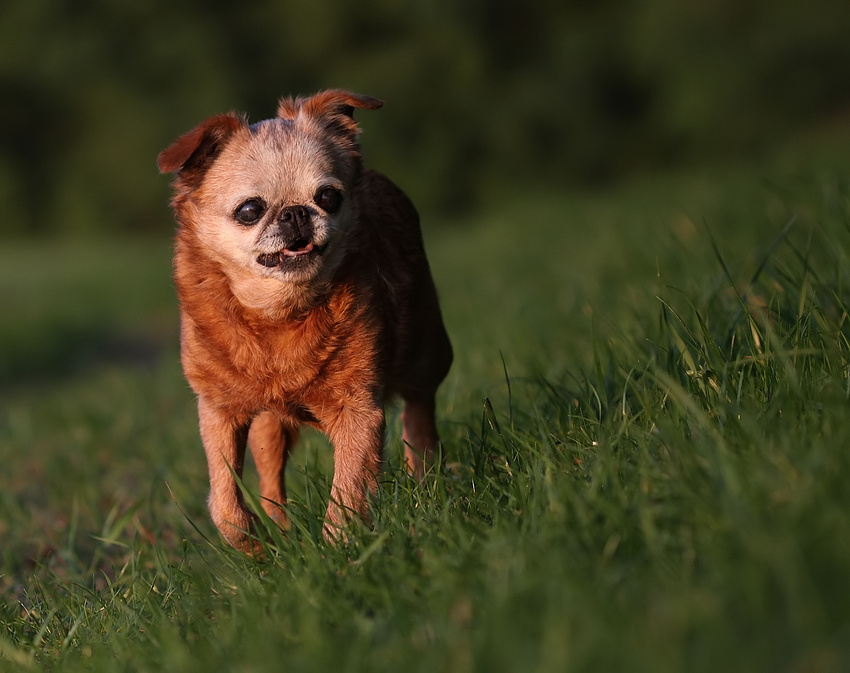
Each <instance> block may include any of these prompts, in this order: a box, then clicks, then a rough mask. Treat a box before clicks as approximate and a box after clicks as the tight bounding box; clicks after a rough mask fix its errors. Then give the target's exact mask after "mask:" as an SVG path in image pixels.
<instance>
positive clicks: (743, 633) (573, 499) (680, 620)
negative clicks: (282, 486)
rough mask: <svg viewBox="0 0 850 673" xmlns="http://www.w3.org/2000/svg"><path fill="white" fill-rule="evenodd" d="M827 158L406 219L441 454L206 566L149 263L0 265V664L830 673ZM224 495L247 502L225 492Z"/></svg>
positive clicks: (833, 614) (835, 399)
mask: <svg viewBox="0 0 850 673" xmlns="http://www.w3.org/2000/svg"><path fill="white" fill-rule="evenodd" d="M848 149H850V142H849V141H848V140H847V137H846V134H841V135H839V136H838V137H836V138H833V137H830V138H828V139H827V140H826V141H824V140H823V139H821V140H813V141H812V142H810V143H798V144H797V145H796V146H794V147H792V148H789V149H787V150H785V151H783V152H781V153H777V154H775V155H772V156H771V157H770V158H769V159H765V160H763V161H761V162H757V163H750V164H747V165H738V166H734V167H729V166H718V167H712V168H706V169H702V170H696V169H694V170H690V171H687V172H685V173H683V174H679V175H663V176H653V177H643V178H640V179H636V180H634V181H631V182H629V183H625V184H621V185H619V186H617V187H612V188H608V189H605V190H601V189H600V190H596V191H593V192H581V193H579V192H572V191H569V190H564V191H559V190H558V189H556V188H555V187H556V186H548V188H547V189H546V190H541V191H540V192H539V193H525V194H516V195H512V196H511V197H510V198H506V197H502V198H500V199H499V200H493V201H491V202H489V204H488V205H487V206H485V207H483V208H482V209H480V210H478V211H476V212H475V213H471V214H468V215H464V216H459V217H458V218H456V219H452V220H444V221H435V220H434V219H430V220H428V221H427V229H426V239H427V245H428V249H429V253H430V257H431V261H432V267H433V269H434V274H435V276H436V278H437V283H438V286H439V288H440V291H441V296H442V300H443V306H444V313H445V317H446V322H447V325H448V327H449V330H450V333H451V335H452V338H453V342H454V345H455V351H456V363H455V365H454V368H453V371H452V373H451V374H450V376H449V378H448V380H447V381H446V382H445V384H444V386H443V388H442V389H441V393H440V399H439V412H440V417H439V423H440V428H441V432H442V436H443V440H444V453H445V465H444V469H443V470H442V471H441V472H440V473H439V474H435V475H432V476H431V478H430V479H429V480H427V482H426V483H424V484H421V485H420V484H416V483H413V482H412V481H411V480H409V479H408V478H407V476H406V475H405V474H403V473H402V471H401V469H400V454H401V445H400V431H399V423H398V409H397V408H392V409H391V410H390V423H389V428H388V433H387V434H388V437H387V450H386V458H387V461H386V462H387V468H386V472H385V476H384V479H383V481H382V484H381V489H380V492H379V494H378V496H377V497H376V498H375V499H374V501H373V503H372V508H373V525H372V526H371V527H368V528H366V527H361V528H357V529H354V530H353V531H352V533H351V539H350V542H349V543H348V544H347V545H345V546H342V547H338V548H335V547H331V546H328V545H327V544H326V543H325V542H324V541H323V539H322V535H321V519H322V516H323V514H324V507H325V501H326V498H327V495H328V491H329V484H330V476H331V475H330V466H331V463H330V453H329V450H328V447H327V444H326V443H325V441H324V440H323V438H322V437H320V436H318V435H316V434H307V435H306V436H305V437H304V438H303V439H302V445H301V446H300V450H299V451H298V452H297V454H296V456H295V460H294V461H293V464H292V465H291V467H290V479H291V481H292V483H293V487H292V502H291V504H290V510H291V517H292V520H293V528H292V530H290V531H289V532H288V533H287V534H286V535H285V536H284V535H282V534H280V533H279V532H278V531H277V530H276V529H274V528H273V527H270V528H269V539H268V541H267V542H266V543H265V544H266V549H267V554H266V558H265V559H264V560H261V561H257V560H252V559H249V558H246V557H243V556H241V555H240V554H238V553H236V552H233V551H232V550H230V549H228V548H225V547H224V546H223V544H222V542H221V541H220V540H219V538H218V537H217V534H216V532H215V529H214V528H213V526H212V525H211V523H210V522H209V520H208V517H207V514H206V508H205V498H206V491H207V484H206V465H205V461H204V457H203V450H202V448H201V445H200V440H199V438H198V433H197V422H196V417H195V409H194V400H193V398H192V394H191V391H190V390H189V389H188V387H187V385H186V383H185V382H184V380H183V379H182V376H181V373H180V369H179V363H178V352H177V310H176V301H175V299H174V297H173V290H172V287H171V282H170V277H169V276H170V242H169V241H167V240H157V239H139V240H131V241H104V240H96V241H86V242H84V241H75V242H62V241H48V242H42V241H38V242H34V241H28V242H20V241H18V242H3V244H2V246H0V296H2V297H3V301H2V305H0V326H2V331H0V400H2V403H0V459H2V461H3V465H4V466H5V469H4V470H3V474H2V477H0V479H2V481H0V484H2V489H0V591H2V593H3V601H2V603H0V626H2V628H1V629H0V670H4V671H6V670H9V671H33V670H45V671H77V670H96V671H156V672H157V673H166V672H170V671H188V670H204V669H207V670H209V669H212V670H221V671H231V670H232V671H281V670H283V671H299V670H305V671H306V670H311V671H316V670H327V671H347V670H366V671H473V670H478V671H541V672H542V671H606V670H616V671H646V672H652V673H658V672H667V671H669V672H671V673H673V672H679V671H685V670H687V671H716V670H722V669H724V668H726V669H729V670H736V671H737V670H740V671H765V672H768V671H769V672H775V671H789V672H792V671H793V672H796V671H817V672H821V671H823V672H831V671H844V670H848V669H850V486H848V482H850V450H848V449H850V414H848V397H850V377H849V376H848V368H849V367H850V341H848V338H850V325H848V305H850V287H848V283H849V282H850V261H848V252H850V170H848V169H850V159H848V158H847V157H850V152H848V151H847V150H848ZM247 472H248V474H246V480H245V489H246V492H247V494H248V497H249V499H250V498H251V497H252V494H253V493H255V490H256V480H255V479H254V477H253V475H252V474H251V473H250V466H249V470H248V471H247Z"/></svg>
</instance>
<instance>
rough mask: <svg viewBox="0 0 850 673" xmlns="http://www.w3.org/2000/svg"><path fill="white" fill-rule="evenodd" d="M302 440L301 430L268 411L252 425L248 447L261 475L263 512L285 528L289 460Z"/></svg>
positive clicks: (255, 419) (257, 417)
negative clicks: (287, 465)
mask: <svg viewBox="0 0 850 673" xmlns="http://www.w3.org/2000/svg"><path fill="white" fill-rule="evenodd" d="M297 439H298V430H297V429H296V428H294V427H292V426H290V425H288V424H286V423H284V422H283V421H282V420H281V419H280V417H279V416H278V415H277V414H275V413H272V412H270V411H264V412H262V413H261V414H259V415H258V416H256V417H255V418H254V420H253V421H252V422H251V429H250V430H249V432H248V445H249V446H250V447H251V455H253V456H254V464H255V465H256V466H257V472H258V473H259V475H260V496H261V497H262V504H263V509H264V510H265V511H266V514H268V515H269V516H270V517H271V518H272V519H274V520H275V521H276V522H277V523H278V525H280V526H281V527H286V513H285V512H284V509H283V508H284V507H285V506H286V485H285V483H284V477H285V472H286V459H287V457H288V456H289V452H290V450H291V449H292V447H293V445H294V444H295V442H296V440H297Z"/></svg>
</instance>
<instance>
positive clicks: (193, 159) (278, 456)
mask: <svg viewBox="0 0 850 673" xmlns="http://www.w3.org/2000/svg"><path fill="white" fill-rule="evenodd" d="M379 106H380V101H377V100H375V99H371V98H367V97H360V96H355V95H353V94H348V93H346V92H340V91H330V92H324V93H322V94H318V95H317V96H314V97H311V98H307V99H297V100H285V101H282V102H281V105H280V108H279V115H280V116H279V119H280V120H285V121H282V122H280V123H282V124H286V125H287V126H286V127H282V128H281V129H280V133H281V134H283V135H282V136H281V137H285V138H289V137H290V136H291V137H292V141H291V142H293V143H297V146H294V147H291V148H290V147H285V148H284V149H285V151H286V152H289V153H290V154H293V155H294V154H295V153H296V150H297V151H301V148H302V145H303V147H304V148H308V149H309V148H311V147H314V146H316V147H319V148H320V152H319V154H320V155H321V156H320V157H319V158H317V161H318V160H319V159H321V160H322V161H325V162H326V163H329V165H332V166H333V174H334V175H335V176H338V177H339V178H340V179H341V182H342V184H343V185H344V193H345V198H346V199H347V200H348V203H347V204H346V207H348V208H350V210H347V211H345V212H344V213H343V215H340V217H338V218H336V219H335V220H334V222H333V224H334V226H335V227H337V228H338V229H344V231H343V232H342V233H341V234H336V235H337V239H336V240H337V241H338V244H337V247H338V248H339V251H338V252H337V251H334V249H333V248H332V247H331V246H333V245H334V243H333V242H332V243H330V244H328V252H326V253H325V257H326V258H327V259H329V260H335V261H333V262H330V261H329V262H328V264H329V265H331V266H329V268H328V269H325V268H324V267H322V268H321V269H319V271H317V272H316V273H315V274H314V277H311V278H310V279H307V280H306V281H304V280H303V279H298V281H297V282H289V281H288V280H287V279H286V278H280V279H277V278H275V277H272V278H267V277H266V276H268V275H269V274H268V273H266V270H264V269H262V268H261V267H259V266H258V268H256V269H253V268H252V267H251V266H250V264H248V263H246V264H245V265H242V264H235V263H233V262H231V261H230V258H229V257H228V251H229V249H230V247H232V246H231V243H230V239H229V238H228V237H229V236H233V237H243V238H244V237H246V236H248V234H247V233H244V232H243V231H242V229H244V227H242V229H239V227H241V225H239V224H237V223H233V225H232V226H234V227H237V229H236V230H234V232H224V233H222V234H221V236H220V238H221V240H219V234H218V233H217V232H218V229H217V228H216V227H217V226H218V225H215V226H213V225H212V224H210V222H211V221H212V220H214V219H215V218H219V219H221V218H222V217H223V216H222V214H221V213H222V212H223V210H222V207H220V206H219V205H217V204H218V203H219V201H220V202H221V203H229V202H227V201H226V200H225V198H224V196H222V194H221V192H222V191H224V192H227V191H228V189H229V188H230V185H229V178H228V173H227V171H222V168H226V167H227V166H226V165H225V166H218V167H216V171H217V173H216V176H215V177H214V178H213V177H210V175H211V169H212V168H213V166H214V165H215V164H216V162H218V161H233V162H234V166H236V165H237V164H236V163H235V162H236V161H237V159H239V153H240V151H241V149H242V146H243V145H244V147H245V150H246V151H248V148H250V150H251V151H253V152H254V153H257V152H261V151H262V152H265V151H266V150H267V149H268V148H266V147H259V148H257V147H255V144H256V143H257V140H256V138H255V136H256V133H254V134H253V135H252V133H250V132H248V129H249V127H248V126H247V122H246V121H245V120H244V119H243V118H241V117H238V116H235V115H222V116H219V117H213V118H211V119H209V120H207V121H205V122H203V123H201V124H200V125H199V126H198V127H197V128H195V129H193V130H192V131H189V132H188V133H187V134H185V135H184V136H182V137H181V138H179V139H178V140H177V141H176V142H175V143H174V144H173V145H172V146H171V147H169V148H168V149H166V150H164V151H163V152H162V154H161V155H160V157H159V166H160V169H161V170H162V171H164V172H165V171H168V172H171V171H176V172H177V177H176V179H175V197H174V199H173V206H174V210H175V215H176V219H177V221H178V223H179V230H178V233H177V244H176V253H175V277H176V282H177V291H178V295H179V298H180V306H181V316H182V323H181V324H182V329H181V345H182V360H183V367H184V371H185V373H186V377H187V379H188V380H189V382H190V384H191V385H192V388H193V389H194V390H195V392H196V393H197V394H198V399H199V416H200V422H201V436H202V439H203V442H204V447H205V450H206V453H207V459H208V462H209V470H210V487H211V491H210V500H209V505H210V511H211V514H212V518H213V520H214V522H215V523H216V525H217V526H218V528H219V530H220V531H221V532H222V534H223V535H224V537H225V538H226V539H227V540H228V541H229V542H230V543H231V544H232V545H234V546H235V547H238V548H241V549H244V550H246V551H251V550H252V549H253V542H252V540H251V537H250V533H251V531H252V527H253V517H252V515H251V514H250V512H249V511H248V510H247V508H246V507H245V504H244V502H243V499H242V495H241V492H240V490H239V488H238V486H237V483H236V481H235V479H234V478H233V473H234V472H235V473H236V474H237V475H238V474H241V470H242V465H243V461H244V452H245V447H246V441H247V443H249V444H250V448H251V451H252V453H253V456H254V460H255V463H256V465H257V468H258V471H259V475H260V490H261V495H262V497H263V506H264V509H265V510H266V512H268V513H269V514H270V515H271V516H272V517H273V518H275V519H277V520H278V521H279V522H280V523H281V525H285V523H286V520H285V515H284V512H283V509H282V506H283V505H284V504H285V502H286V490H285V486H284V469H285V465H286V457H287V455H288V452H289V451H290V449H291V448H292V445H293V444H294V443H295V441H296V439H297V436H298V428H299V427H300V426H301V425H305V424H306V425H311V426H313V427H316V428H318V429H319V430H321V431H322V432H324V433H325V434H327V435H328V437H329V438H330V439H331V441H332V442H333V445H334V478H333V486H332V492H331V503H330V505H329V507H328V512H327V523H326V535H328V536H330V537H332V538H337V537H339V535H340V532H339V530H340V527H341V526H342V525H343V524H344V523H345V521H346V520H347V518H348V516H349V515H350V514H352V513H354V514H357V515H360V516H363V515H365V514H366V495H367V493H368V492H369V491H374V490H375V488H376V483H377V482H376V480H377V476H378V473H379V470H380V464H381V452H382V443H383V434H384V404H385V403H386V401H387V400H388V398H389V397H390V396H391V395H392V394H399V395H400V396H401V397H402V398H403V400H404V410H403V413H402V422H403V431H404V440H405V442H406V443H407V447H406V460H407V464H408V468H409V470H410V471H411V473H413V474H415V475H416V476H417V477H422V475H423V474H424V473H425V471H426V470H427V468H428V466H429V465H430V464H431V463H432V461H433V458H434V452H435V450H436V448H437V443H438V437H437V430H436V426H435V422H434V396H435V392H436V390H437V387H438V385H439V384H440V382H441V381H442V380H443V378H444V377H445V375H446V373H447V372H448V369H449V367H450V365H451V360H452V352H451V346H450V343H449V340H448V337H447V335H446V331H445V328H444V326H443V322H442V318H441V315H440V309H439V305H438V302H437V294H436V291H435V288H434V283H433V281H432V279H431V273H430V270H429V267H428V262H427V260H426V257H425V251H424V247H423V243H422V236H421V233H420V229H419V220H418V216H417V213H416V210H415V208H414V206H413V204H412V203H411V202H410V200H409V199H408V198H407V197H406V196H405V194H404V193H403V192H402V191H401V190H400V189H398V187H396V186H395V185H394V184H393V183H392V182H391V181H390V180H388V179H387V178H386V177H384V176H382V175H380V174H378V173H376V172H374V171H371V170H366V169H363V167H362V165H361V159H360V153H359V147H358V144H357V135H356V134H357V127H356V124H355V123H354V121H353V118H352V116H351V113H352V110H353V108H355V107H366V108H370V109H374V108H376V107H379ZM270 123H271V122H270ZM274 123H277V122H274ZM290 126H294V128H295V130H294V131H292V132H291V133H290V130H289V128H290ZM302 127H303V128H302ZM270 128H272V127H270ZM272 130H275V129H274V128H272ZM286 134H289V135H286ZM275 137H276V136H275ZM252 143H253V144H252ZM317 143H318V144H317ZM225 149H226V150H227V152H228V158H227V159H226V160H225V159H221V157H222V153H223V152H224V151H225ZM268 152H269V156H271V157H274V156H276V155H274V154H273V153H272V150H271V149H268ZM302 154H303V152H302ZM289 156H290V155H289V154H286V155H285V157H284V155H283V154H282V155H281V157H283V158H282V159H281V160H282V161H283V160H286V161H290V160H291V161H293V162H296V160H295V159H289V158H288V157H289ZM299 156H300V155H299ZM231 157H235V158H231ZM299 161H300V160H299ZM238 165H239V166H240V170H241V166H242V164H241V163H240V164H238ZM293 166H294V168H293V176H294V177H292V180H291V182H292V185H293V187H292V188H291V189H290V188H289V187H287V189H284V190H281V194H282V196H281V202H282V203H289V202H290V201H292V200H293V198H291V197H290V192H291V193H295V192H296V191H298V189H297V188H299V187H300V183H301V182H302V178H300V177H299V175H300V173H299V171H301V170H302V169H304V172H305V173H309V171H308V170H307V169H310V168H312V167H311V166H302V165H301V164H300V163H297V162H296V163H294V164H293ZM296 173H297V175H296ZM285 178H286V180H289V178H288V174H286V175H285ZM239 180H243V178H242V177H240V178H239ZM243 181H244V180H243ZM208 182H209V184H207V183H208ZM286 184H287V185H288V184H289V182H286ZM239 187H240V188H241V185H239ZM311 188H312V187H311V185H307V186H305V188H304V190H303V191H304V193H308V192H309V189H311ZM234 189H236V187H234ZM299 203H300V201H299ZM308 205H310V207H311V208H313V209H314V210H315V208H314V207H313V206H312V205H311V204H308ZM346 213H347V214H346ZM217 221H218V220H216V222H217ZM222 221H223V222H224V224H222V225H221V226H222V227H223V228H225V229H226V228H227V227H228V226H229V225H228V224H227V223H226V222H225V221H224V220H223V219H222ZM210 232H212V233H210ZM239 240H240V241H241V240H242V239H239ZM240 244H241V243H240ZM246 245H247V244H246ZM331 253H333V254H331ZM234 256H235V253H234ZM240 259H241V258H240ZM243 267H244V268H243ZM254 273H255V274H256V277H253V276H252V275H251V274H254ZM242 288H249V289H248V290H243V289H242ZM246 296H247V297H250V300H246V299H245V297H246ZM231 470H232V472H231Z"/></svg>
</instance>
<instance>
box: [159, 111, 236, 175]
mask: <svg viewBox="0 0 850 673" xmlns="http://www.w3.org/2000/svg"><path fill="white" fill-rule="evenodd" d="M247 126H248V123H247V121H246V120H245V118H244V117H241V116H239V115H236V114H233V113H229V114H224V115H217V116H215V117H210V118H209V119H207V120H206V121H203V122H201V123H200V124H198V125H197V126H196V127H195V128H193V129H192V130H191V131H187V132H186V133H184V134H183V135H182V136H180V137H179V138H178V139H177V140H175V141H174V143H172V144H171V146H170V147H168V148H166V149H164V150H163V151H162V152H160V153H159V156H158V157H157V161H156V163H157V166H158V167H159V172H160V173H174V172H175V171H177V172H179V174H180V177H189V174H202V173H203V172H204V171H205V170H206V169H207V168H208V167H209V165H210V164H211V163H212V160H213V159H215V157H216V156H218V153H219V152H220V151H221V149H222V147H224V144H225V143H226V142H227V140H228V139H229V138H230V137H231V136H232V135H233V134H234V133H236V132H237V131H238V130H239V129H241V128H247Z"/></svg>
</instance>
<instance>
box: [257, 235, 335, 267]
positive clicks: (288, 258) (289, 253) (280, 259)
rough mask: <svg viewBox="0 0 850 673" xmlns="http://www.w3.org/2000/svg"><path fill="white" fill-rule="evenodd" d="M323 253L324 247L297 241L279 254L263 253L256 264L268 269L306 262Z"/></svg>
mask: <svg viewBox="0 0 850 673" xmlns="http://www.w3.org/2000/svg"><path fill="white" fill-rule="evenodd" d="M324 251H325V246H324V245H314V244H313V243H311V242H309V241H306V240H297V241H294V242H293V243H292V245H290V246H288V247H286V248H284V249H283V250H280V251H279V252H265V253H263V254H262V255H260V256H259V257H257V262H259V263H260V264H262V265H263V266H267V267H269V268H272V267H275V266H281V265H282V264H292V263H298V262H301V261H306V260H307V259H310V258H312V257H315V256H317V255H321V254H322V253H323V252H324Z"/></svg>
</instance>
